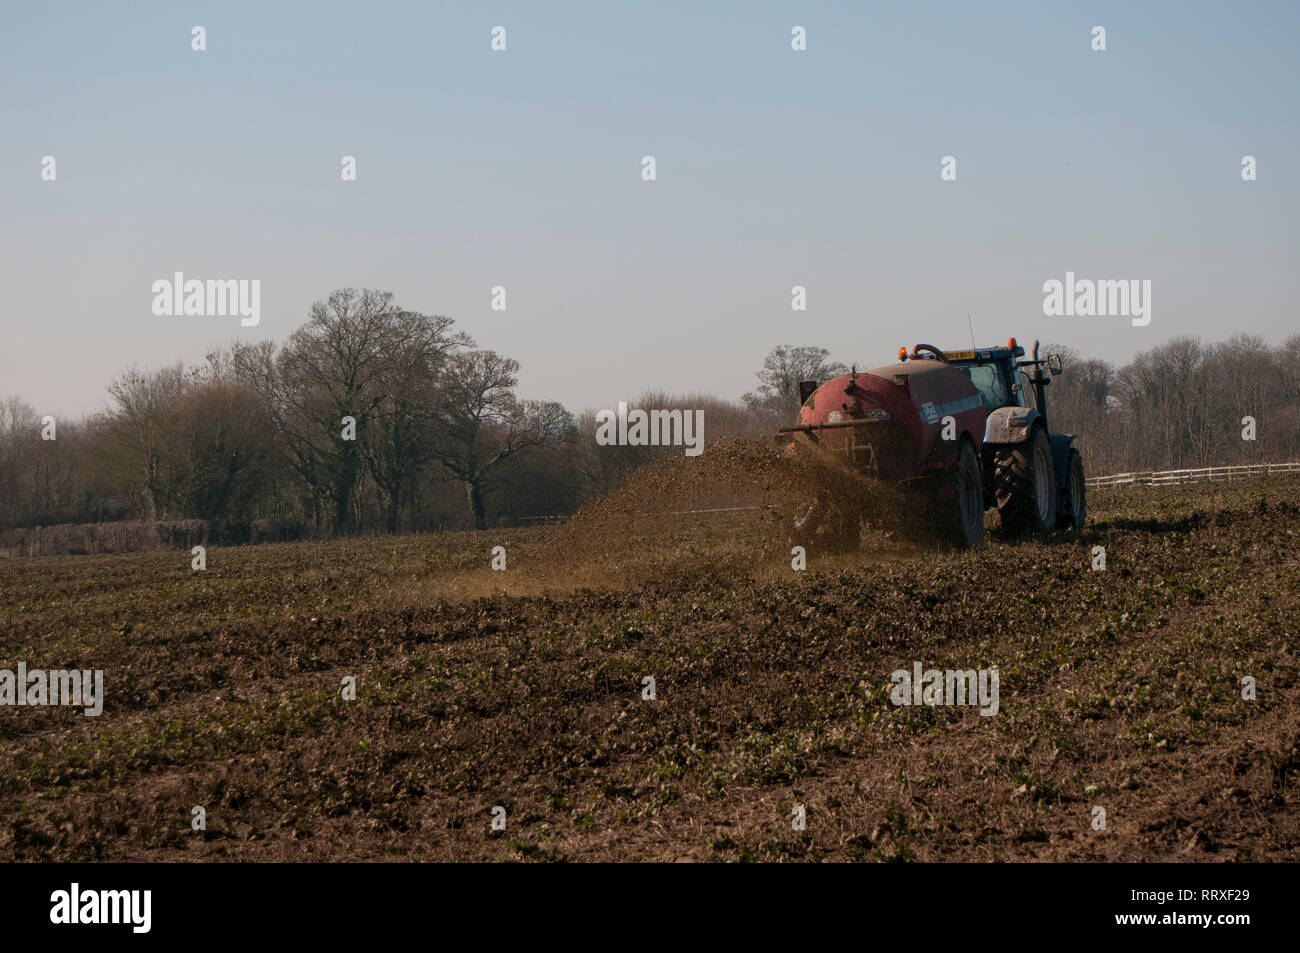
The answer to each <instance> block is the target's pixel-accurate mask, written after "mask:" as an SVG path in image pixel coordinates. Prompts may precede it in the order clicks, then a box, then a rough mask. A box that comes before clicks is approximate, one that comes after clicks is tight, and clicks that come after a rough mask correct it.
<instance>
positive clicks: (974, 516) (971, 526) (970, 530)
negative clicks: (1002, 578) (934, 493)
mask: <svg viewBox="0 0 1300 953" xmlns="http://www.w3.org/2000/svg"><path fill="white" fill-rule="evenodd" d="M953 490H954V492H955V495H956V499H955V500H954V501H953V502H952V503H949V504H948V506H950V507H952V509H951V510H950V511H949V512H950V513H951V520H952V524H953V526H952V529H953V533H952V535H953V538H954V540H955V541H956V543H957V544H958V545H959V546H964V547H966V548H967V549H973V548H975V547H976V546H978V545H979V544H980V543H982V542H983V541H984V487H983V484H982V482H981V479H980V460H979V457H978V456H976V455H975V446H974V445H973V444H972V443H971V442H970V441H969V440H963V441H962V443H961V449H959V450H958V451H957V470H956V479H955V480H954V482H953Z"/></svg>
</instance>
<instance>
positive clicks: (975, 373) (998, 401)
mask: <svg viewBox="0 0 1300 953" xmlns="http://www.w3.org/2000/svg"><path fill="white" fill-rule="evenodd" d="M957 367H958V369H959V370H960V371H961V372H962V373H963V374H965V375H966V376H967V377H969V378H970V380H971V383H972V384H974V385H975V387H976V388H977V389H978V390H979V392H980V397H981V398H982V399H983V401H984V412H985V413H986V414H991V413H993V411H995V410H997V409H998V408H999V407H1005V406H1007V405H1008V404H1010V403H1011V395H1010V393H1009V392H1008V390H1007V382H1006V380H1005V378H1004V377H1003V374H1002V370H1001V368H999V367H998V365H996V364H959V365H957Z"/></svg>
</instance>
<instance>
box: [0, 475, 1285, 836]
mask: <svg viewBox="0 0 1300 953" xmlns="http://www.w3.org/2000/svg"><path fill="white" fill-rule="evenodd" d="M711 453H712V451H710V452H709V453H706V454H705V455H704V456H703V457H701V458H698V459H695V460H691V461H676V462H673V463H672V464H670V465H668V466H665V467H657V468H655V469H654V470H653V471H650V472H647V473H646V474H643V475H642V476H640V477H638V478H637V480H636V481H634V486H633V488H631V489H630V490H629V491H628V492H626V493H623V494H619V495H618V496H616V497H614V498H612V499H610V500H606V501H602V503H601V504H599V505H597V506H594V507H592V508H590V509H589V510H587V511H586V512H584V513H583V514H581V515H580V516H579V517H578V518H577V519H575V520H573V521H571V522H570V523H567V524H564V525H562V526H558V527H546V528H533V529H527V530H499V531H488V532H485V533H466V534H448V535H428V536H426V535H419V536H403V537H397V538H373V539H357V540H338V541H331V542H325V543H296V544H280V545H269V546H258V547H247V548H230V549H219V548H213V549H211V550H209V551H208V553H207V566H208V568H207V569H206V570H205V571H202V572H195V571H192V570H191V568H190V560H191V557H190V555H189V554H188V553H185V552H164V553H142V554H131V555H112V556H102V557H95V556H92V557H68V558H51V559H33V560H11V561H6V562H0V669H9V670H14V669H16V667H17V664H18V663H19V662H24V663H25V664H26V666H27V668H28V669H37V668H41V669H63V668H74V667H75V668H78V669H102V670H103V673H104V692H105V699H104V706H103V713H102V714H101V715H99V716H98V717H88V716H86V715H83V714H82V713H81V711H80V710H79V709H78V710H75V711H74V710H72V709H69V708H49V707H46V708H41V707H30V706H28V707H0V858H3V859H19V860H32V861H39V860H45V859H58V860H96V859H153V860H327V859H328V860H372V859H397V860H418V861H435V860H679V859H690V860H699V861H703V860H719V861H730V860H844V861H856V860H922V861H939V860H964V861H972V860H994V859H997V860H1092V861H1101V860H1192V861H1211V862H1214V861H1231V860H1294V859H1295V858H1296V856H1297V851H1300V684H1298V682H1297V670H1298V664H1297V649H1298V648H1300V482H1297V481H1290V482H1288V481H1282V480H1277V479H1273V480H1270V481H1267V482H1265V481H1257V482H1248V483H1233V484H1230V485H1228V484H1221V483H1216V484H1200V485H1192V486H1185V487H1166V488H1150V489H1136V488H1135V489H1126V490H1109V491H1094V492H1093V493H1092V494H1091V495H1090V521H1089V525H1088V526H1087V528H1086V529H1085V531H1084V532H1083V533H1081V534H1075V533H1064V534H1060V535H1058V536H1057V537H1055V538H1054V539H1053V540H1052V541H1051V542H1050V543H1046V544H1044V543H1041V542H1037V541H1013V540H1007V539H1002V538H999V534H998V532H997V531H996V517H992V518H991V520H990V528H991V531H990V534H989V538H988V540H987V541H986V543H985V545H984V546H983V547H982V548H981V549H979V550H977V551H974V552H969V553H962V552H955V551H951V550H946V549H943V548H935V547H934V546H931V545H927V544H926V543H925V540H924V534H923V533H920V532H911V531H910V529H911V528H909V527H908V525H907V522H906V521H902V522H901V523H899V524H896V525H894V526H893V527H892V528H889V527H886V528H881V529H880V530H879V531H878V532H875V531H873V532H872V533H869V534H868V535H867V537H865V538H864V545H863V549H862V551H861V552H859V553H854V554H831V553H819V552H817V551H816V546H815V545H813V546H810V547H809V552H808V557H807V558H808V568H807V570H806V571H803V572H796V571H794V570H792V569H791V567H790V561H791V556H790V553H789V543H788V541H787V540H786V539H784V538H782V532H783V525H784V524H783V521H784V519H785V514H784V512H782V511H781V510H780V507H779V506H767V507H764V506H763V505H762V504H764V503H769V504H770V503H771V502H772V500H773V499H775V498H776V497H778V496H780V495H781V494H783V493H786V494H788V493H789V492H791V484H790V481H788V480H785V479H784V478H783V477H782V476H781V475H780V467H781V464H780V463H779V462H778V461H776V460H775V459H774V458H772V457H770V456H768V455H764V456H763V457H762V460H761V461H760V463H761V465H760V466H752V465H751V464H753V462H754V460H753V459H752V458H747V459H748V462H745V464H744V469H746V471H747V472H749V473H750V474H751V477H752V479H751V483H752V485H751V486H749V487H745V486H741V483H742V482H743V481H740V480H733V479H731V478H730V477H727V476H726V475H725V471H726V470H727V461H726V460H725V459H724V457H725V454H722V455H719V456H717V457H715V459H714V461H713V462H712V463H709V462H708V461H709V460H710V455H711ZM742 456H743V455H742ZM736 459H740V457H737V458H736ZM701 465H703V466H707V467H714V468H715V469H717V470H718V471H721V472H723V473H724V476H723V477H722V478H720V479H712V478H710V480H706V481H704V483H706V484H708V485H709V486H710V487H711V493H710V494H703V495H702V494H701V493H700V492H696V491H697V490H699V488H700V484H699V481H698V480H697V477H698V476H699V474H702V473H706V472H712V471H707V470H703V469H700V470H696V471H694V475H692V474H691V473H689V472H688V471H689V468H690V467H693V466H696V467H698V466H701ZM684 474H685V476H683V475H684ZM692 481H695V482H692ZM796 483H797V481H796ZM691 487H694V488H695V489H694V490H691ZM675 491H682V492H679V493H678V494H677V498H678V499H679V502H677V503H673V502H669V501H671V500H673V499H674V492H675ZM686 491H689V492H686ZM795 492H796V495H797V486H796V488H795ZM706 495H707V496H708V497H709V498H708V499H707V500H705V496H706ZM680 500H686V502H685V503H682V502H680ZM701 501H704V502H709V503H720V504H730V505H720V506H705V507H700V506H697V505H695V504H697V503H699V502H701ZM756 501H757V502H756ZM756 505H757V506H759V508H757V509H754V508H742V509H733V508H732V507H733V506H737V507H738V506H746V507H753V506H756ZM675 507H676V508H675ZM682 509H695V510H701V509H703V510H710V512H681V511H680V510H682ZM714 510H717V511H718V512H712V511H714ZM494 546H503V547H505V552H506V560H507V564H506V565H507V568H506V569H505V570H504V571H494V570H492V569H491V568H490V565H491V561H492V558H493V556H492V548H493V547H494ZM1095 546H1104V547H1105V551H1106V568H1105V570H1103V571H1097V570H1093V569H1092V568H1091V567H1092V564H1093V561H1094V558H1095V557H1094V554H1093V548H1094V547H1095ZM916 663H920V664H921V666H922V667H923V669H931V668H933V669H940V670H946V669H957V670H968V669H975V670H980V669H986V670H987V669H991V668H997V670H998V673H999V698H998V710H997V713H996V714H994V715H988V716H985V715H981V714H980V710H979V708H978V706H975V707H972V706H934V707H927V706H925V705H919V706H918V705H910V706H900V705H895V704H894V703H893V702H892V701H891V692H892V690H893V688H894V685H893V683H892V682H891V673H893V672H895V671H896V670H906V671H908V672H909V673H910V672H911V671H912V670H913V668H914V666H915V665H916ZM646 676H650V677H652V678H653V679H654V689H655V696H656V697H655V699H654V700H649V699H647V698H644V697H643V691H645V688H644V687H643V679H644V678H645V677H646ZM1246 676H1249V677H1251V678H1253V679H1254V680H1255V691H1256V698H1255V699H1254V700H1247V699H1243V697H1242V679H1243V678H1244V677H1246ZM346 677H351V678H355V679H356V698H355V700H345V699H344V697H343V693H342V691H341V689H342V686H343V680H344V679H345V678H346ZM496 806H501V807H504V808H505V829H504V830H495V831H494V830H492V821H493V813H492V811H493V808H494V807H496ZM796 806H802V807H803V808H804V816H805V818H806V826H805V827H804V829H803V830H797V829H795V824H794V823H793V820H794V817H795V814H794V813H792V812H793V811H794V808H795V807H796ZM195 807H202V808H203V809H204V812H205V815H206V829H205V830H194V829H193V827H192V820H193V818H194V817H195V815H194V813H193V809H194V808H195ZM1097 808H1101V809H1103V810H1104V812H1105V814H1104V820H1105V829H1104V830H1101V829H1095V827H1096V825H1097V823H1098V819H1099V818H1100V815H1099V814H1098V813H1097V810H1096V809H1097Z"/></svg>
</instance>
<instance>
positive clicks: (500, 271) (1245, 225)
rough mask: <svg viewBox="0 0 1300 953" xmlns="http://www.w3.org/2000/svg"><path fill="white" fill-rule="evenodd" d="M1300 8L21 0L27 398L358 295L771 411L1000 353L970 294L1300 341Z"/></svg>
mask: <svg viewBox="0 0 1300 953" xmlns="http://www.w3.org/2000/svg"><path fill="white" fill-rule="evenodd" d="M1298 11H1300V4H1296V3H1291V2H1276V3H1242V2H1231V3H1227V2H1225V3H1173V2H1170V3H1136V2H1131V0H1130V2H1121V3H1051V2H1044V0H1037V2H1028V3H1001V2H999V3H988V4H974V3H960V4H958V3H953V4H933V3H920V2H902V3H893V4H874V3H873V4H868V3H816V2H784V3H758V2H743V3H742V2H736V3H710V2H707V0H701V2H682V3H676V2H665V0H655V2H653V3H641V4H632V3H614V2H607V3H546V2H538V0H533V2H524V3H497V2H494V3H470V2H466V3H446V4H439V3H429V2H416V3H383V2H367V3H357V4H347V5H344V4H325V3H301V4H292V5H290V4H275V3H256V4H243V3H235V2H231V0H222V2H220V3H176V2H168V3H144V2H132V3H125V2H123V3H106V2H95V3H83V4H65V3H54V2H47V3H39V4H37V3H24V4H18V3H6V4H5V5H4V7H3V12H0V118H2V119H3V125H2V126H0V129H2V133H0V279H2V280H3V290H4V299H5V300H4V307H3V317H0V333H2V338H0V340H2V343H0V396H4V395H8V394H14V393H17V394H20V395H22V396H23V397H24V398H25V399H26V400H27V401H28V402H29V403H31V404H32V405H33V406H35V407H36V408H37V410H38V412H39V413H42V414H43V413H55V414H63V415H76V414H80V413H82V412H85V411H91V410H95V409H98V408H99V407H101V406H102V405H103V404H104V403H105V401H106V400H107V396H106V393H105V386H106V385H107V383H108V382H109V381H110V380H111V379H112V377H113V376H114V375H115V374H116V373H118V372H119V371H121V370H122V369H124V368H125V367H126V366H127V365H129V364H131V363H137V364H140V365H142V366H147V367H156V366H159V365H162V364H166V363H170V362H172V361H174V360H176V359H178V358H180V359H183V360H186V361H187V362H198V361H200V360H201V359H202V357H203V354H204V352H205V351H206V350H207V349H208V348H209V347H211V346H213V345H219V344H224V343H228V342H230V341H232V340H235V339H236V338H243V339H248V340H257V339H262V338H267V337H270V338H274V339H276V340H283V339H284V337H285V336H286V335H288V333H289V332H290V331H292V330H293V329H294V328H296V327H297V326H298V325H300V324H301V323H302V322H303V321H305V320H306V318H307V316H308V309H309V308H310V306H311V304H312V302H313V301H317V300H321V299H323V298H325V297H326V296H327V295H328V294H329V292H330V290H331V289H334V288H338V287H345V286H353V287H372V288H382V289H387V290H391V291H393V292H394V293H395V294H396V296H397V300H398V301H399V302H400V303H401V304H402V305H403V306H405V307H407V308H410V309H414V310H419V311H425V312H428V313H438V314H446V315H449V316H450V317H453V318H454V319H455V320H456V322H457V324H458V326H459V327H460V328H461V329H463V330H465V331H468V332H469V333H470V334H472V335H473V336H474V337H475V338H476V339H477V340H478V342H479V344H480V345H481V346H484V347H490V348H493V349H495V350H498V351H501V352H503V353H505V354H508V355H509V356H511V357H514V358H516V359H518V360H519V361H520V362H521V364H522V365H523V369H522V376H521V387H520V393H521V396H524V397H535V398H547V399H557V400H560V401H563V402H564V403H565V404H566V405H567V406H568V407H569V408H570V409H571V410H575V411H577V410H581V409H583V408H600V407H612V406H614V404H615V402H617V401H618V400H620V399H625V398H628V397H631V396H635V395H636V394H637V393H639V392H641V391H643V390H645V389H648V388H653V389H665V390H669V391H679V392H680V391H690V390H699V391H705V392H709V393H714V394H718V395H722V396H726V397H731V398H736V397H739V395H740V394H741V393H743V392H744V391H746V390H749V389H751V388H752V387H753V386H754V378H753V372H754V371H755V370H756V369H757V368H758V366H759V365H760V364H761V361H762V358H763V356H764V355H765V354H766V353H767V351H768V350H770V349H771V348H772V347H773V346H775V345H778V344H783V343H791V344H815V345H820V346H823V347H827V348H829V349H830V350H831V351H832V352H833V354H834V356H835V357H836V358H838V359H840V360H842V361H844V362H845V363H848V362H850V361H858V362H862V363H869V364H877V363H885V362H886V361H888V360H889V359H890V358H891V357H892V355H893V353H894V352H895V350H896V349H897V347H898V346H899V345H900V344H911V343H914V342H915V341H917V340H926V341H931V342H933V343H936V344H940V345H946V346H961V345H965V344H967V343H969V340H970V335H969V332H968V331H967V324H966V314H967V312H970V313H971V315H972V316H973V318H974V321H975V329H976V334H977V337H979V338H980V339H982V342H985V341H987V342H996V341H1002V340H1005V338H1006V337H1007V336H1008V335H1012V334H1014V335H1016V336H1017V337H1018V338H1020V339H1021V341H1022V342H1028V341H1030V340H1032V339H1033V338H1034V337H1041V338H1043V339H1044V340H1048V339H1051V340H1057V341H1062V342H1064V343H1067V344H1070V345H1073V346H1075V347H1077V348H1079V349H1080V350H1082V351H1084V352H1085V353H1087V354H1089V355H1095V356H1100V357H1105V358H1107V359H1109V360H1112V361H1115V362H1123V361H1125V360H1127V359H1128V358H1129V357H1130V356H1131V355H1132V354H1134V353H1135V352H1137V351H1139V350H1142V349H1145V348H1148V347H1150V346H1152V345H1154V344H1157V343H1159V342H1161V341H1164V340H1166V339H1168V338H1170V337H1172V336H1175V335H1179V334H1186V333H1191V334H1199V335H1202V336H1204V337H1206V338H1210V339H1220V338H1223V337H1226V336H1228V335H1229V334H1231V333H1235V332H1238V331H1251V332H1256V333H1259V334H1262V335H1264V336H1265V337H1266V338H1267V339H1268V340H1270V341H1273V342H1277V341H1280V340H1281V339H1282V338H1283V337H1285V336H1286V335H1287V334H1289V333H1293V332H1295V331H1300V321H1298V320H1297V311H1296V307H1295V302H1296V301H1297V297H1298V295H1300V277H1298V272H1300V269H1298V268H1297V254H1296V253H1297V234H1296V224H1295V223H1296V220H1297V215H1298V213H1300V203H1298V202H1297V199H1298V198H1300V192H1298V188H1297V178H1298V176H1300V135H1297V122H1298V121H1300V114H1298V112H1297V106H1300V65H1298V64H1300V56H1298V55H1297V53H1296V48H1295V45H1296V42H1297V35H1298V34H1300V12H1298ZM195 25H202V26H203V27H204V28H205V29H206V31H207V50H206V51H204V52H195V51H194V50H192V49H191V28H192V27H193V26H195ZM496 25H502V26H504V27H505V28H506V31H507V34H506V37H507V46H508V48H507V50H506V51H505V52H493V51H492V50H491V48H490V42H491V35H490V31H491V29H492V27H494V26H496ZM795 25H800V26H803V27H805V28H806V31H807V46H808V48H807V51H806V52H794V51H792V49H791V29H792V27H794V26H795ZM1095 25H1101V26H1104V27H1105V28H1106V31H1107V34H1106V41H1107V50H1106V51H1105V52H1094V51H1093V50H1092V48H1091V44H1092V38H1091V30H1092V28H1093V27H1094V26H1095ZM47 155H50V156H54V157H55V160H56V162H57V179H56V181H54V182H47V181H42V179H41V162H42V157H43V156H47ZM344 155H352V156H355V157H356V161H357V180H356V181H354V182H345V181H343V180H342V179H341V176H340V169H341V166H340V161H341V159H342V157H343V156H344ZM645 155H653V156H654V157H655V159H656V163H657V180H656V181H654V182H645V181H643V180H642V178H641V157H642V156H645ZM945 155H952V156H954V157H956V161H957V179H956V181H951V182H945V181H941V179H940V162H941V159H942V157H943V156H945ZM1244 155H1253V156H1255V157H1256V160H1257V163H1258V180H1257V181H1254V182H1244V181H1242V177H1241V160H1242V156H1244ZM1067 270H1069V271H1074V272H1076V273H1077V274H1078V275H1079V276H1080V277H1090V278H1138V279H1149V280H1150V281H1151V282H1152V321H1151V323H1150V325H1149V326H1147V327H1133V326H1132V325H1131V323H1130V321H1129V320H1128V319H1127V318H1122V317H1105V318H1103V317H1070V318H1065V317H1058V318H1048V317H1045V316H1044V315H1043V313H1042V303H1043V297H1044V295H1043V291H1042V286H1043V283H1044V282H1045V281H1047V280H1048V279H1051V278H1058V279H1060V278H1064V275H1065V272H1066V271H1067ZM175 271H182V272H184V273H185V275H186V276H187V277H190V278H200V279H207V278H243V279H259V280H260V281H261V289H262V319H261V324H260V325H259V326H257V327H255V328H242V327H240V322H239V319H238V317H158V316H155V315H154V314H153V312H152V310H151V303H152V301H153V293H152V291H151V285H152V283H153V281H154V280H155V279H158V278H163V277H167V278H170V277H171V275H172V273H173V272H175ZM494 285H503V286H505V287H506V289H507V294H508V310H507V311H505V312H495V311H492V310H491V308H490V290H491V288H492V287H493V286H494ZM794 285H803V286H805V287H806V288H807V295H808V298H807V300H808V310H807V311H806V312H794V311H792V310H791V307H790V289H791V287H792V286H794Z"/></svg>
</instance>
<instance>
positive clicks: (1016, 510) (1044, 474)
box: [993, 427, 1056, 536]
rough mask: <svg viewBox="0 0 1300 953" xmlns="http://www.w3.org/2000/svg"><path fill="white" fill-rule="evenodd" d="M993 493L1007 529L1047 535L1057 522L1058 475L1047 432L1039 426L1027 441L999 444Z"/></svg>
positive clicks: (1012, 531)
mask: <svg viewBox="0 0 1300 953" xmlns="http://www.w3.org/2000/svg"><path fill="white" fill-rule="evenodd" d="M993 492H994V495H995V496H996V497H997V503H998V513H999V514H1000V515H1001V517H1002V526H1003V528H1004V529H1005V530H1006V531H1007V532H1009V533H1013V534H1018V533H1033V534H1036V535H1038V536H1046V535H1047V534H1048V533H1050V532H1051V531H1052V528H1053V527H1054V526H1055V525H1056V474H1055V472H1054V471H1053V469H1052V446H1051V444H1050V443H1049V442H1048V440H1047V433H1046V431H1044V430H1043V428H1041V427H1035V428H1034V432H1033V435H1032V436H1030V438H1029V439H1028V440H1026V441H1025V442H1024V443H1018V444H1014V445H1012V446H1009V447H998V448H997V450H996V451H994V456H993Z"/></svg>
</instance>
